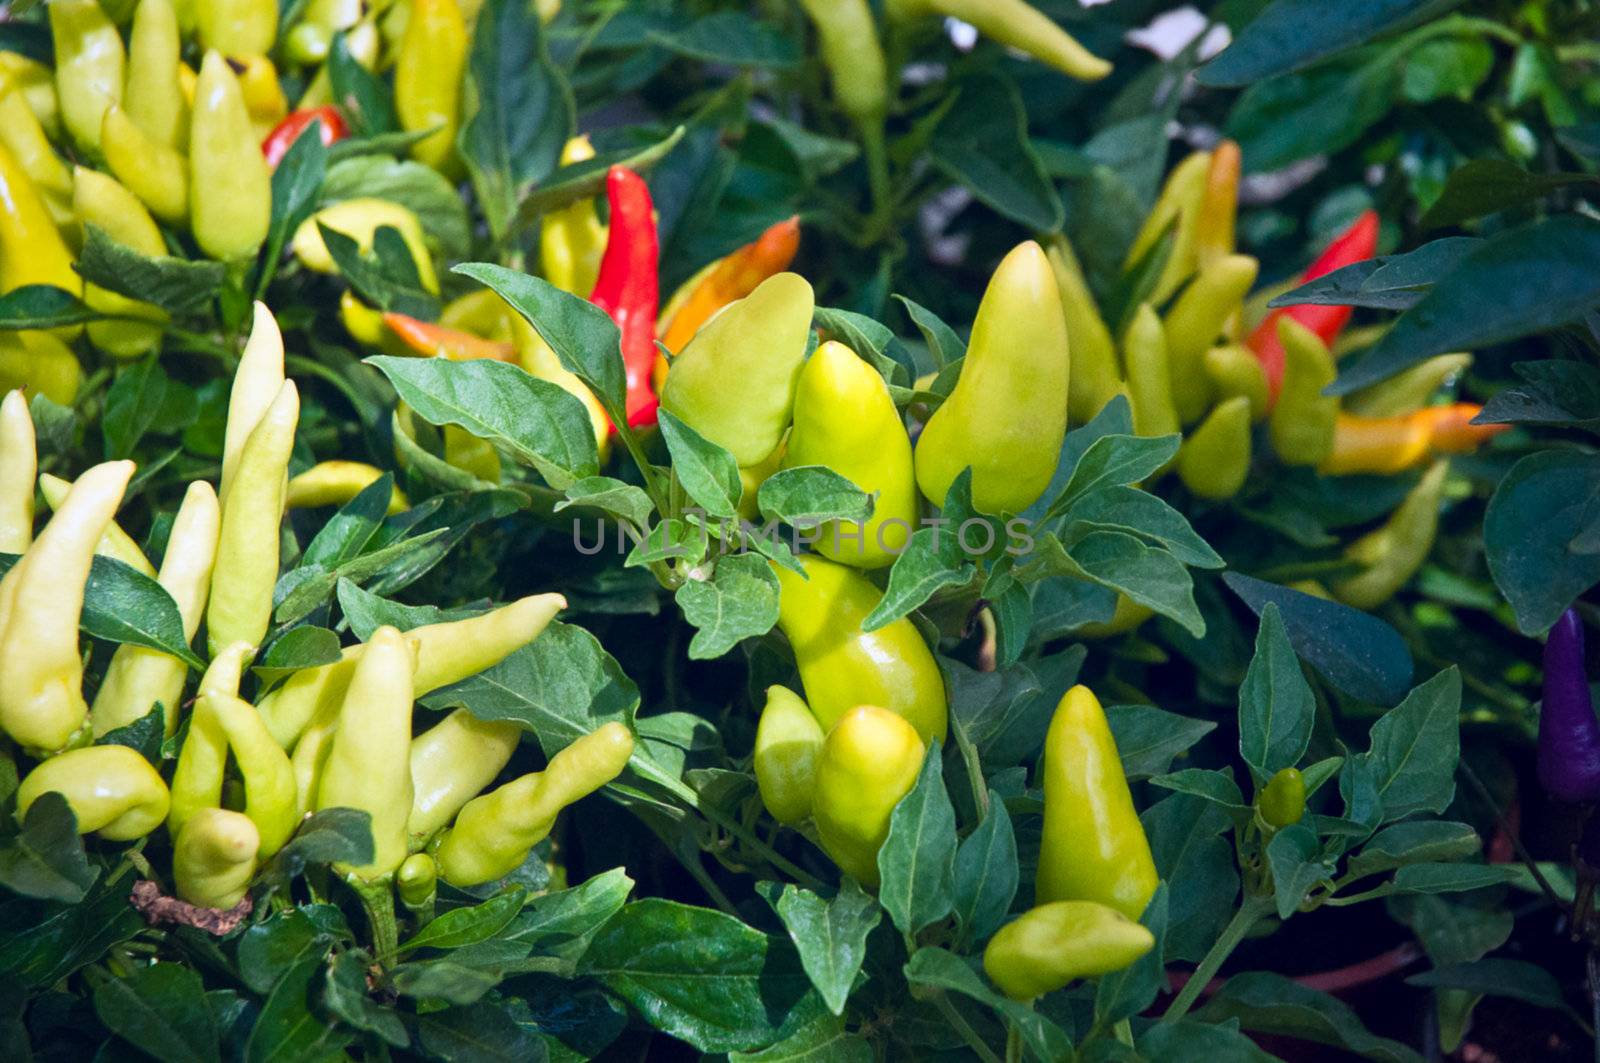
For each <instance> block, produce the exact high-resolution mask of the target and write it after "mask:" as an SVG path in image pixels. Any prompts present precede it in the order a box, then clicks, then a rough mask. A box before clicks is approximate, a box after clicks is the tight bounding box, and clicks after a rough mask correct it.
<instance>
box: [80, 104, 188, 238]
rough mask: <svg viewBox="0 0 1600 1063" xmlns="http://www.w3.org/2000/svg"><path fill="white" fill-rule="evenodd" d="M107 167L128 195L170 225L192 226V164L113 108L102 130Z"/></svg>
mask: <svg viewBox="0 0 1600 1063" xmlns="http://www.w3.org/2000/svg"><path fill="white" fill-rule="evenodd" d="M100 150H101V151H102V152H104V154H105V158H106V165H107V166H109V167H110V168H111V172H112V173H113V174H115V175H116V177H117V180H119V181H121V182H122V183H123V184H124V185H126V186H127V189H128V191H130V192H132V193H133V194H134V195H136V196H138V197H139V201H140V202H141V203H143V204H144V205H145V206H146V207H148V208H150V213H152V214H154V215H155V216H156V217H158V218H160V219H161V220H162V221H164V222H166V223H167V224H168V225H183V226H187V225H188V224H189V160H188V159H187V158H185V157H184V156H183V155H182V154H180V153H179V152H178V151H177V150H176V149H175V148H171V147H168V146H167V145H165V144H163V143H161V142H160V141H158V140H156V139H155V138H154V137H151V136H149V135H148V134H147V133H145V131H144V130H142V129H140V128H139V126H138V125H136V124H135V123H134V121H133V119H132V118H129V117H128V115H127V114H126V113H125V112H124V111H123V110H122V108H120V107H118V106H116V105H115V104H113V105H112V106H110V107H107V108H106V115H105V119H104V121H103V122H102V123H101V126H100Z"/></svg>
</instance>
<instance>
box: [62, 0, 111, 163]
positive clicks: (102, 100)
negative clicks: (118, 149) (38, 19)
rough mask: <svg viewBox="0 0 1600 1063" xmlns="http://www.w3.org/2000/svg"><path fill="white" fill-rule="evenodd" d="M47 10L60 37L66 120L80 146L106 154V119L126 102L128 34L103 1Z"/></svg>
mask: <svg viewBox="0 0 1600 1063" xmlns="http://www.w3.org/2000/svg"><path fill="white" fill-rule="evenodd" d="M45 10H46V11H47V12H48V13H49V15H50V35H51V36H52V37H53V38H54V39H55V47H56V95H57V97H58V98H59V99H60V101H61V119H62V122H63V123H64V124H65V125H66V127H67V132H69V133H71V134H72V139H73V140H74V141H75V142H76V143H77V145H78V146H79V147H80V148H82V149H83V150H84V151H86V152H88V153H89V154H91V155H93V154H95V153H96V152H98V151H99V150H100V119H101V116H103V115H104V114H105V113H106V108H107V107H109V106H110V105H111V104H113V103H121V102H122V78H123V67H124V65H125V61H126V55H125V53H124V52H123V48H122V36H121V35H120V34H119V33H117V27H116V26H115V25H114V24H113V23H112V21H111V19H110V18H108V17H107V16H106V13H105V11H104V10H103V9H102V8H101V7H100V3H99V0H53V2H52V3H50V4H48V5H46V7H45Z"/></svg>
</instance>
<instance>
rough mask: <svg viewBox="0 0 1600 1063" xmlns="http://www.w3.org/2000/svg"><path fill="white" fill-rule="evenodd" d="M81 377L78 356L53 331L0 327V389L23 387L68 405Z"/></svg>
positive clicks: (74, 397)
mask: <svg viewBox="0 0 1600 1063" xmlns="http://www.w3.org/2000/svg"><path fill="white" fill-rule="evenodd" d="M82 378H83V369H82V367H80V366H79V365H78V356H77V355H75V354H73V353H72V348H70V347H68V346H67V345H66V344H65V343H62V342H61V341H60V340H59V339H57V338H56V336H55V335H54V334H53V333H50V332H5V331H0V390H3V391H10V390H11V389H12V388H26V389H28V390H29V391H32V392H38V393H39V394H40V395H43V396H44V397H45V398H47V399H49V400H50V401H51V402H56V403H60V404H61V405H62V406H71V405H72V403H73V400H74V399H76V398H77V395H78V384H79V382H80V381H81V380H82Z"/></svg>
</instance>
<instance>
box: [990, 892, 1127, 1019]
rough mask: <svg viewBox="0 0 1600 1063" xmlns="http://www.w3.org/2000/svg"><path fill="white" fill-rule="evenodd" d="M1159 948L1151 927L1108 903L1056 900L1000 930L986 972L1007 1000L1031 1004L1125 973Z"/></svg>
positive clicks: (1031, 911)
mask: <svg viewBox="0 0 1600 1063" xmlns="http://www.w3.org/2000/svg"><path fill="white" fill-rule="evenodd" d="M1155 944H1156V939H1155V935H1153V934H1151V933H1150V931H1149V930H1148V929H1146V928H1145V927H1143V926H1140V925H1139V924H1138V923H1136V922H1134V921H1133V920H1132V919H1130V918H1128V917H1127V916H1126V915H1123V914H1122V913H1121V912H1119V911H1117V910H1116V909H1115V908H1112V907H1110V906H1109V905H1105V904H1098V903H1096V902H1094V901H1055V902H1053V903H1051V904H1041V905H1039V906H1038V907H1037V908H1031V909H1029V910H1028V911H1026V912H1024V913H1023V914H1022V915H1020V916H1018V917H1017V918H1016V919H1014V920H1012V921H1011V922H1009V923H1007V924H1006V925H1005V926H1003V927H1001V928H1000V929H999V930H998V931H996V933H995V935H994V937H992V938H990V939H989V944H988V947H987V948H985V949H984V950H983V970H984V973H986V974H987V975H988V976H989V979H990V980H991V981H992V982H994V984H995V985H997V986H999V987H1000V989H1001V991H1002V992H1004V993H1005V995H1006V996H1008V997H1010V998H1011V999H1013V1000H1032V999H1033V998H1034V997H1037V996H1042V995H1043V994H1045V993H1050V992H1054V991H1055V990H1057V989H1061V988H1062V987H1064V986H1066V985H1067V984H1068V983H1069V982H1071V981H1073V980H1074V979H1077V978H1093V977H1095V976H1097V975H1102V974H1109V973H1111V972H1112V971H1120V970H1122V969H1123V968H1124V967H1127V966H1128V965H1129V964H1131V963H1133V962H1134V961H1135V960H1137V959H1138V958H1139V957H1140V956H1143V955H1144V954H1145V953H1147V952H1149V951H1150V950H1151V949H1153V948H1155Z"/></svg>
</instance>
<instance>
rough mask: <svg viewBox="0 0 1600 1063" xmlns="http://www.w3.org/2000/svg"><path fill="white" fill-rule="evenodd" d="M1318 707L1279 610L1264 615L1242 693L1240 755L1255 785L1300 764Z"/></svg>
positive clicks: (1269, 607) (1272, 606) (1267, 607)
mask: <svg viewBox="0 0 1600 1063" xmlns="http://www.w3.org/2000/svg"><path fill="white" fill-rule="evenodd" d="M1316 713H1317V703H1316V698H1315V697H1313V696H1312V693H1311V685H1310V684H1309V683H1307V682H1306V677H1305V676H1304V675H1303V674H1302V673H1301V671H1300V661H1299V659H1298V658H1296V657H1295V655H1294V648H1293V647H1292V646H1291V645H1290V643H1289V633H1288V631H1286V630H1285V629H1284V626H1283V616H1282V614H1281V613H1280V612H1279V610H1278V606H1277V605H1276V604H1275V603H1273V602H1267V603H1266V605H1265V606H1264V607H1263V608H1262V610H1261V628H1260V630H1259V631H1258V632H1257V633H1256V652H1255V656H1254V657H1252V658H1251V660H1250V670H1249V671H1248V672H1246V673H1245V677H1244V684H1243V685H1242V686H1240V688H1239V755H1240V756H1242V757H1243V758H1244V762H1245V763H1246V764H1248V765H1250V768H1251V770H1252V771H1253V772H1254V773H1255V776H1256V780H1257V782H1258V783H1259V782H1263V781H1265V780H1266V779H1269V778H1271V777H1272V775H1273V774H1274V773H1275V772H1277V771H1278V770H1279V769H1281V768H1292V767H1294V766H1295V765H1296V764H1298V763H1300V758H1301V757H1302V756H1303V755H1305V751H1306V747H1307V746H1308V745H1309V744H1310V742H1311V728H1312V725H1313V724H1314V723H1315V722H1316Z"/></svg>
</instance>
